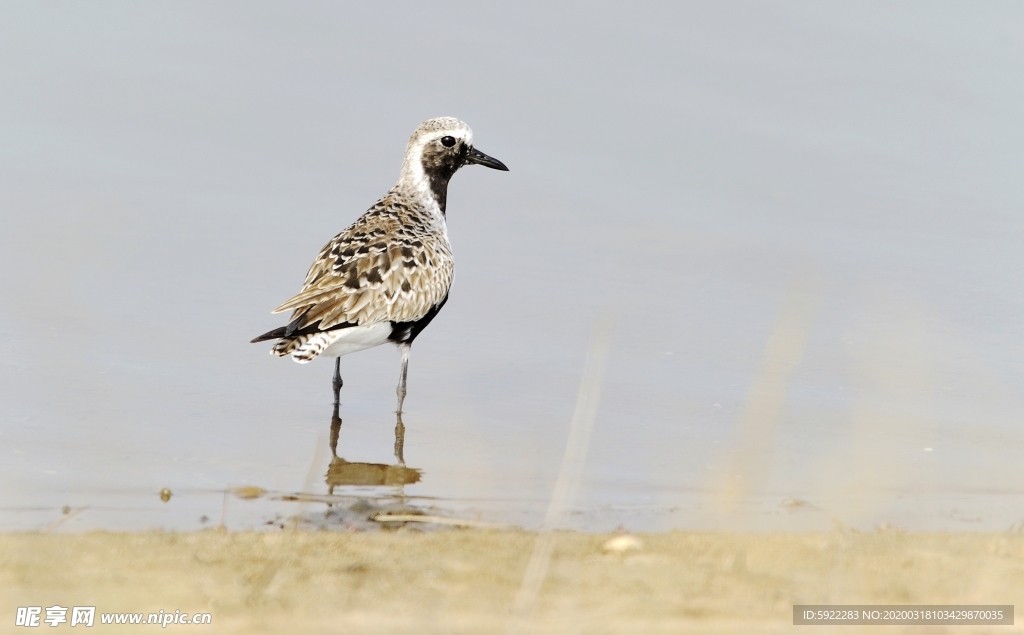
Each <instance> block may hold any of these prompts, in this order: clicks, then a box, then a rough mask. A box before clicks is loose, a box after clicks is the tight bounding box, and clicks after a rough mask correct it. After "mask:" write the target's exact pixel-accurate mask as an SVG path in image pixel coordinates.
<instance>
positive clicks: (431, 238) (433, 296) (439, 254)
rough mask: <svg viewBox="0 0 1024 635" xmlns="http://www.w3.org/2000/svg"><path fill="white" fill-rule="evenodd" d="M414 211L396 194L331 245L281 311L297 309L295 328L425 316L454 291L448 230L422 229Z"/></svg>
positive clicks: (376, 207)
mask: <svg viewBox="0 0 1024 635" xmlns="http://www.w3.org/2000/svg"><path fill="white" fill-rule="evenodd" d="M411 214H413V213H412V212H411V211H410V210H409V207H408V206H407V205H405V204H403V202H402V201H399V200H396V199H395V198H394V197H393V196H391V195H389V196H386V197H384V198H383V199H381V200H380V201H378V202H377V204H376V205H374V206H373V207H371V208H370V210H369V211H367V213H366V214H364V215H363V216H362V217H360V218H359V220H357V221H356V222H355V223H354V224H353V225H352V226H351V227H349V228H348V229H346V230H345V231H343V232H342V233H340V234H338V235H337V236H335V237H334V239H333V240H331V242H329V243H327V245H325V246H324V248H323V249H322V250H321V251H320V254H319V255H318V256H317V258H316V260H315V261H314V262H313V265H312V267H310V269H309V273H308V274H307V275H306V283H305V285H303V288H302V291H301V292H299V294H298V295H296V296H295V297H293V298H292V299H290V300H288V301H287V302H285V303H284V304H282V305H281V306H279V307H277V308H276V309H274V313H281V312H283V311H289V310H291V311H294V313H293V315H292V322H291V324H289V327H288V328H289V330H292V331H295V330H299V329H302V328H304V327H309V326H311V325H314V324H316V328H317V329H318V330H327V329H330V328H332V327H337V326H339V325H344V324H353V325H354V324H360V325H362V324H372V323H374V322H383V321H392V322H411V321H415V320H417V319H419V318H421V317H423V316H424V315H426V314H427V313H428V312H429V311H430V309H431V308H433V307H434V306H435V305H437V304H438V303H440V302H441V301H442V300H444V298H445V297H446V296H447V295H448V289H449V288H450V287H451V283H452V277H453V275H454V266H453V262H452V256H451V248H450V247H449V245H448V242H447V240H446V238H445V234H444V232H443V231H442V232H440V233H438V232H436V231H431V228H428V227H426V226H422V225H420V227H417V222H415V221H416V220H419V219H410V218H409V215H411ZM410 220H411V221H412V222H410ZM317 323H319V324H317Z"/></svg>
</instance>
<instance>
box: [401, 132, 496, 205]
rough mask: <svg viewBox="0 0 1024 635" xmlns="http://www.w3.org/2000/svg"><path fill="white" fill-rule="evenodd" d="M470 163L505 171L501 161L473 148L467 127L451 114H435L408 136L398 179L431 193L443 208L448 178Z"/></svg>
mask: <svg viewBox="0 0 1024 635" xmlns="http://www.w3.org/2000/svg"><path fill="white" fill-rule="evenodd" d="M470 164H477V165H483V166H486V167H489V168H492V169H495V170H502V171H505V172H507V171H508V168H507V167H505V164H504V163H502V162H501V161H499V160H497V159H495V158H494V157H489V156H487V155H486V154H484V153H483V152H480V151H479V150H477V149H476V148H474V147H473V131H472V130H470V129H469V126H467V125H466V124H465V123H463V122H461V121H459V120H458V119H456V118H454V117H437V118H434V119H428V120H427V121H424V122H423V123H422V124H420V126H419V127H418V128H416V131H415V132H413V133H412V136H411V137H410V138H409V145H407V146H406V149H405V162H404V163H403V165H402V177H401V178H402V180H403V181H405V182H407V183H408V184H409V185H411V186H413V187H417V188H420V189H429V190H430V191H431V192H433V194H434V196H435V197H436V198H438V199H439V200H438V203H439V204H440V205H441V209H442V211H443V210H444V198H445V192H447V188H448V181H449V180H450V179H451V178H452V175H454V174H455V172H456V171H457V170H458V169H459V168H461V167H462V166H464V165H470Z"/></svg>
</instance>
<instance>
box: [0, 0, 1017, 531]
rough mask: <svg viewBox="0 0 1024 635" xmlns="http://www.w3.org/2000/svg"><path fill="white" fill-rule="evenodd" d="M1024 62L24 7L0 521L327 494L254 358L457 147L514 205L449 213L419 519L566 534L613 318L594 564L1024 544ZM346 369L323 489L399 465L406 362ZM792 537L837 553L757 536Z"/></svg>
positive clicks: (423, 374) (1012, 26)
mask: <svg viewBox="0 0 1024 635" xmlns="http://www.w3.org/2000/svg"><path fill="white" fill-rule="evenodd" d="M1022 23H1024V9H1022V6H1021V5H1020V4H1019V3H1010V2H1008V3H985V4H983V5H979V4H976V3H945V4H943V3H923V2H922V3H899V4H892V3H874V4H871V3H848V4H846V5H843V6H830V7H824V6H823V5H821V4H820V3H804V4H800V3H779V4H776V5H770V4H765V3H690V4H682V3H665V4H662V5H659V4H646V5H642V6H635V5H631V6H629V7H626V6H603V7H600V8H595V7H594V6H593V5H591V4H590V3H580V4H576V5H571V4H564V5H560V6H557V7H553V6H549V5H548V4H546V3H537V4H534V5H528V4H517V5H515V6H512V5H508V6H499V5H494V4H488V5H482V4H474V3H466V4H465V5H458V4H448V5H438V4H433V5H432V6H430V7H425V6H422V5H420V4H418V3H409V4H405V5H403V4H397V3H395V4H387V5H383V4H382V5H380V6H377V5H373V6H351V7H349V6H343V5H341V4H338V3H301V2H289V3H276V4H267V3H253V2H246V3H235V4H229V3H218V4H216V5H210V4H209V3H198V2H197V3H164V4H156V3H148V4H133V3H89V4H56V3H53V4H48V3H29V2H24V3H15V2H9V3H5V4H4V5H3V7H2V8H0V220H2V223H3V229H2V231H0V457H2V460H0V486H2V487H0V491H2V492H3V494H0V506H6V507H7V508H14V507H24V506H29V505H35V504H38V505H41V506H44V507H46V506H54V505H55V506H57V507H59V506H60V505H62V504H66V503H67V504H92V505H98V504H100V502H101V501H102V500H105V499H108V498H110V497H112V496H115V495H117V496H121V495H124V496H127V497H129V499H130V498H131V496H138V497H140V498H139V500H143V498H142V497H145V498H144V500H145V501H147V503H148V502H150V499H153V500H154V501H155V498H153V495H152V492H154V491H156V490H158V489H159V488H160V487H164V486H170V487H172V489H176V490H179V491H189V490H190V488H191V490H198V489H202V488H209V489H217V488H222V487H224V486H225V485H227V484H239V483H253V484H256V485H261V486H264V487H270V488H280V489H297V488H299V487H301V486H302V483H303V481H304V480H305V476H306V473H307V471H308V470H309V463H310V460H311V456H312V454H313V451H314V448H315V446H316V443H317V439H318V437H323V436H325V435H326V430H327V425H328V423H329V415H330V389H329V386H330V368H329V365H328V364H327V363H325V362H320V363H314V364H311V365H308V366H298V365H296V364H293V363H291V362H290V361H285V360H278V359H276V358H271V357H270V356H269V355H267V352H266V351H267V348H268V347H267V346H265V345H249V344H248V343H247V342H248V340H249V339H251V338H252V337H253V336H255V335H257V334H259V333H262V332H264V331H266V330H268V329H270V328H272V327H274V326H277V325H278V324H279V319H278V318H277V317H273V316H270V315H269V313H268V312H269V310H270V309H272V308H273V307H274V306H276V305H277V304H279V303H280V302H281V301H283V300H285V299H287V298H288V297H290V296H291V295H292V294H293V293H294V292H295V291H297V289H298V288H299V286H300V285H301V282H302V279H303V276H304V274H305V271H306V268H307V267H308V265H309V263H310V262H311V260H312V258H313V256H314V255H315V253H316V251H317V250H318V249H319V248H320V247H321V246H322V245H323V244H324V243H325V242H326V241H327V240H328V239H329V238H330V237H331V236H333V235H334V234H335V233H337V232H338V231H340V230H341V229H343V228H344V227H345V226H346V225H348V224H349V223H350V222H351V221H352V220H354V219H355V218H356V217H357V216H358V215H359V214H360V213H361V212H362V211H363V210H365V209H366V208H367V207H368V206H369V205H370V204H371V203H372V202H373V201H374V200H376V198H377V197H379V196H380V195H381V194H383V193H384V192H385V191H386V190H387V188H389V187H390V186H391V185H392V184H393V182H394V180H395V179H396V178H397V175H398V168H399V165H400V160H401V153H402V150H403V148H404V145H405V142H406V140H407V138H408V135H409V134H410V133H411V132H412V130H413V129H414V128H415V126H416V125H417V124H418V123H419V122H420V121H422V120H424V119H426V118H428V117H433V116H438V115H453V116H457V117H460V118H461V119H463V120H465V121H466V122H467V123H469V125H470V126H472V127H473V129H474V133H475V139H476V144H477V147H478V148H480V149H481V150H483V151H484V152H486V153H488V154H491V155H493V156H495V157H497V158H499V159H501V160H502V161H504V162H505V163H506V164H507V165H508V166H509V167H510V168H511V172H509V173H498V172H494V171H490V170H485V169H483V168H479V167H470V168H467V169H466V170H464V171H462V172H460V173H459V174H458V175H457V176H456V177H455V179H454V180H453V182H452V185H451V187H450V192H449V233H450V236H451V239H452V243H453V247H454V250H455V256H456V262H457V265H456V271H457V274H456V282H455V286H454V288H453V291H452V296H451V300H450V301H449V303H448V305H447V306H446V307H445V309H444V311H443V312H442V313H441V315H440V316H439V317H438V318H437V319H436V320H435V321H434V323H432V324H431V326H430V328H429V329H427V331H425V333H424V334H423V335H422V336H421V337H420V339H419V340H417V343H416V346H415V347H414V348H413V351H412V361H411V365H410V379H409V382H410V384H409V397H408V399H407V402H406V407H407V411H408V412H407V417H406V423H407V425H408V428H409V431H408V434H407V446H406V459H407V461H408V462H409V464H410V466H413V467H417V468H422V469H424V470H425V476H424V480H423V483H422V484H420V485H417V486H415V487H417V488H420V489H418V490H414V491H413V493H419V494H424V495H436V496H442V497H452V498H460V499H461V498H467V497H468V498H482V499H498V500H506V499H507V500H514V501H541V502H538V503H537V507H536V509H537V510H542V509H543V500H544V499H545V497H546V496H547V495H548V494H549V493H550V487H551V483H552V479H553V478H554V474H555V472H556V470H557V464H558V460H559V458H560V457H561V454H562V449H563V444H564V441H565V434H566V431H567V427H568V422H569V419H570V416H571V413H572V407H573V404H574V403H575V399H576V389H577V383H578V381H579V377H580V373H581V372H582V365H583V357H584V354H585V349H586V343H587V338H588V333H589V331H590V327H591V324H592V323H593V321H594V319H596V316H597V315H598V314H599V313H600V312H601V311H604V310H606V309H612V310H614V311H615V312H617V315H618V322H617V325H616V327H615V332H614V334H613V344H612V348H611V353H610V354H611V357H610V363H609V371H608V374H607V376H606V380H605V386H604V388H603V390H602V395H603V397H602V404H601V409H600V412H599V414H598V419H597V423H596V426H595V429H594V437H593V439H592V440H591V444H590V456H589V459H588V464H587V465H588V468H587V473H586V478H585V481H584V486H585V492H584V494H585V498H584V500H582V501H581V505H582V506H584V507H587V508H589V509H592V510H600V509H604V510H605V512H601V513H604V514H605V515H604V516H600V515H599V516H598V517H597V520H595V521H594V523H595V526H597V525H601V524H602V523H605V524H610V525H611V526H615V525H617V524H619V523H620V522H626V523H627V524H629V522H632V521H631V519H632V520H635V522H637V523H647V524H649V525H650V526H659V527H665V526H680V527H686V526H703V525H710V526H723V525H730V524H735V523H737V522H740V523H747V524H753V525H754V526H758V527H773V526H789V525H786V523H790V524H795V525H799V526H815V527H817V526H828V522H829V517H830V515H835V516H838V517H841V518H843V519H844V520H845V521H846V522H851V523H854V524H856V523H872V522H876V521H881V520H889V519H895V520H898V521H900V522H903V523H904V524H907V525H910V526H917V527H950V528H957V527H970V528H977V527H979V526H981V525H980V524H979V523H981V524H986V523H987V525H986V526H988V525H990V526H992V527H995V528H1002V527H1005V526H1006V525H1009V524H1010V523H1011V522H1019V521H1021V520H1024V519H1022V518H1018V517H1016V516H1014V514H1018V515H1019V513H1018V512H1016V511H1013V510H1014V509H1019V503H1020V499H1021V496H1022V495H1024V487H1022V484H1021V483H1020V476H1019V473H1020V470H1019V468H1018V459H1019V454H1020V452H1019V449H1020V448H1021V445H1022V443H1024V424H1022V421H1024V416H1022V415H1024V403H1022V399H1021V396H1022V395H1024V362H1022V360H1024V334H1022V326H1021V325H1022V324H1024V319H1022V318H1024V186H1022V179H1021V175H1022V174H1024V151H1022V150H1021V148H1022V147H1024V114H1022V113H1024V94H1022V93H1024V82H1022V81H1021V80H1022V79H1024V36H1022V35H1021V29H1020V25H1021V24H1022ZM794 290H795V291H794ZM793 293H797V294H798V295H799V294H804V295H807V296H810V297H812V299H813V306H814V309H813V315H812V316H811V317H810V318H808V320H809V322H808V323H809V324H810V326H809V327H807V329H806V332H804V333H803V335H802V337H803V338H804V346H803V348H802V349H801V350H802V353H801V354H800V356H799V361H798V363H797V365H796V366H795V370H793V372H792V374H791V375H787V376H786V377H787V378H788V379H786V381H785V382H783V384H782V385H783V386H784V391H785V396H784V397H785V398H784V405H783V407H782V410H781V412H780V414H779V415H778V416H777V417H775V418H774V419H771V420H770V421H768V422H767V423H765V426H766V427H764V428H763V429H761V431H760V432H759V433H758V434H759V435H760V436H758V437H757V438H758V439H759V441H758V443H759V447H760V444H763V445H764V453H763V454H759V462H760V463H759V465H760V467H758V470H759V471H758V472H757V474H748V475H747V477H748V478H754V479H755V480H756V483H755V484H754V485H752V486H750V487H747V488H745V489H742V494H743V495H744V496H748V497H750V498H749V500H750V501H754V502H751V503H750V504H749V505H748V506H746V507H743V506H741V511H740V512H736V511H735V510H733V511H732V512H729V513H730V514H736V513H738V514H739V515H740V516H743V515H744V513H746V514H747V515H746V516H744V517H743V518H741V519H739V520H737V519H736V518H735V517H732V516H728V515H726V516H722V515H721V514H722V513H723V512H722V511H721V509H723V508H722V507H721V505H719V506H718V507H716V503H714V501H715V500H720V497H718V498H716V494H715V492H717V491H719V489H720V488H721V484H722V483H725V482H728V480H729V478H730V477H731V476H730V474H729V472H730V470H733V469H734V468H736V466H735V463H736V461H735V460H734V458H733V457H735V456H736V452H737V451H738V450H737V448H741V447H743V443H744V435H745V434H747V433H746V432H744V430H745V429H747V430H749V428H744V426H743V425H741V422H742V421H743V420H744V419H743V417H744V414H743V413H744V407H745V406H744V404H748V405H749V404H750V403H751V402H750V395H751V394H752V393H751V390H752V386H757V385H758V383H757V382H758V378H759V377H762V378H763V377H764V375H763V373H764V369H765V368H768V367H769V366H770V364H769V366H766V364H765V359H766V350H768V349H767V348H766V342H768V341H769V340H770V336H771V335H772V333H773V332H775V331H774V330H773V329H776V328H777V325H779V324H781V323H784V317H785V315H787V313H786V311H787V306H789V305H788V304H787V300H786V298H788V297H792V294H793ZM342 368H343V371H344V372H343V376H344V377H345V380H346V386H345V389H344V393H343V402H344V411H343V418H344V421H345V423H344V426H343V430H342V441H341V446H342V447H341V449H340V451H339V453H340V454H341V455H342V456H345V458H348V459H350V460H360V461H380V462H386V461H388V459H389V457H390V450H391V442H390V435H391V430H392V425H393V424H392V419H391V416H392V415H391V414H390V413H391V410H393V408H394V403H393V402H394V396H393V395H394V392H393V391H394V383H395V380H396V378H397V370H398V358H397V355H396V354H395V353H394V351H392V350H389V349H386V348H382V349H378V350H374V351H370V352H366V353H361V354H358V355H354V356H351V357H347V358H345V359H344V360H343V362H342ZM759 373H760V374H759ZM716 404H717V405H716ZM755 419H756V417H755ZM751 425H754V424H751ZM924 448H931V451H930V452H925V451H924ZM325 469H326V468H325ZM738 469H740V470H741V471H742V468H738ZM901 496H902V498H899V497H901ZM786 498H800V499H806V500H808V501H810V502H811V503H812V504H814V505H816V506H817V508H818V509H820V510H823V511H821V512H820V513H814V512H809V513H808V514H805V515H803V516H799V517H794V516H793V515H792V514H790V515H785V514H783V515H781V516H778V515H773V514H775V513H776V512H771V511H770V510H773V509H776V507H777V503H778V501H781V500H783V499H786ZM214 499H215V500H214ZM211 500H213V503H211V504H212V505H213V506H214V507H216V508H217V509H218V510H219V505H220V499H219V497H214V498H213V499H211ZM745 500H746V499H745ZM850 501H853V502H850ZM176 504H178V503H176ZM181 504H182V505H184V503H181ZM204 504H206V503H201V502H197V503H195V504H194V505H192V506H191V507H187V508H186V507H181V508H179V510H181V511H178V512H176V511H175V510H174V509H173V508H170V507H167V506H163V507H160V506H159V503H156V504H155V505H156V506H157V507H159V510H160V513H161V514H164V515H163V516H160V517H159V518H158V517H157V516H152V515H151V516H146V515H145V514H141V515H136V516H133V517H131V518H128V519H127V520H126V519H124V518H122V517H117V518H116V519H115V517H114V516H112V515H108V516H103V515H102V514H100V513H96V514H93V515H92V516H93V519H92V520H89V518H88V515H83V516H82V517H81V520H82V522H86V523H88V522H92V523H94V524H95V525H99V526H105V525H118V526H120V525H125V526H140V525H145V524H149V523H153V522H160V523H163V524H165V525H176V526H183V527H188V526H192V524H194V523H195V518H196V517H198V515H199V511H198V510H199V509H200V508H202V506H203V505H204ZM517 504H518V503H517ZM131 505H136V506H138V503H129V506H131ZM510 505H512V504H511V503H510ZM522 505H525V506H526V508H529V509H530V510H533V509H534V507H532V505H533V503H522ZM608 505H612V506H617V507H611V508H609V507H602V506H608ZM758 505H763V507H758ZM629 506H633V507H637V506H639V507H643V506H650V507H651V508H652V509H661V510H668V509H676V508H678V510H677V511H675V512H672V513H671V514H670V513H668V512H667V511H666V512H664V513H663V514H662V515H661V516H657V517H656V518H654V517H651V518H654V519H653V520H652V519H651V518H648V517H644V519H640V516H630V515H629V514H634V513H636V514H641V512H638V511H636V510H635V509H634V510H633V511H623V510H624V509H626V508H627V507H629ZM726 507H728V506H726ZM713 508H714V509H718V510H719V511H716V512H714V513H712V512H709V511H708V510H709V509H713ZM186 509H187V512H186V511H184V510H186ZM630 509H632V507H630ZM608 510H611V511H608ZM742 510H747V511H746V512H743V511H742ZM765 510H769V511H765ZM153 513H154V514H155V513H156V512H155V511H154V512H153ZM538 513H539V512H538ZM594 513H595V514H596V513H597V512H594ZM652 513H653V512H652ZM175 514H178V515H175ZM716 514H717V515H716ZM0 517H4V518H5V521H4V526H7V527H13V526H22V525H23V524H24V523H25V522H28V521H23V520H22V519H24V518H27V516H25V515H24V514H21V515H19V513H14V512H10V513H5V512H0ZM154 518H157V520H153V519H154ZM794 518H796V519H795V520H794ZM975 518H978V519H980V520H979V522H970V524H968V523H969V521H973V519H975ZM965 519H966V520H965ZM31 522H36V521H35V517H32V521H31Z"/></svg>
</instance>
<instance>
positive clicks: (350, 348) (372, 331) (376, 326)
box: [321, 322, 391, 357]
mask: <svg viewBox="0 0 1024 635" xmlns="http://www.w3.org/2000/svg"><path fill="white" fill-rule="evenodd" d="M336 332H337V333H338V339H336V340H334V341H333V342H331V344H330V345H329V346H328V347H327V348H325V349H324V352H323V353H321V355H326V356H327V357H341V356H343V355H348V354H349V353H355V352H356V351H362V350H366V349H367V348H373V347H374V346H380V345H381V344H383V343H384V342H387V341H388V336H389V335H391V322H375V323H373V324H366V325H364V326H353V327H350V328H347V329H338V330H337V331H336Z"/></svg>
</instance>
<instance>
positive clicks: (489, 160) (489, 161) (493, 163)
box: [466, 148, 508, 172]
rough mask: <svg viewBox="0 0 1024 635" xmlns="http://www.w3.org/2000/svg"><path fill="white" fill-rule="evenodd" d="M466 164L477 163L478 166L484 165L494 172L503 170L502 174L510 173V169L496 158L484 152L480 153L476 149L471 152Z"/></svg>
mask: <svg viewBox="0 0 1024 635" xmlns="http://www.w3.org/2000/svg"><path fill="white" fill-rule="evenodd" d="M466 163H467V164H469V163H476V164H477V165H483V166H486V167H489V168H491V169H493V170H501V171H502V172H508V168H507V167H505V164H504V163H502V162H501V161H499V160H497V159H495V158H494V157H489V156H487V155H486V154H484V153H483V152H480V151H479V150H477V149H476V148H473V149H472V150H470V151H469V156H467V157H466Z"/></svg>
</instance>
